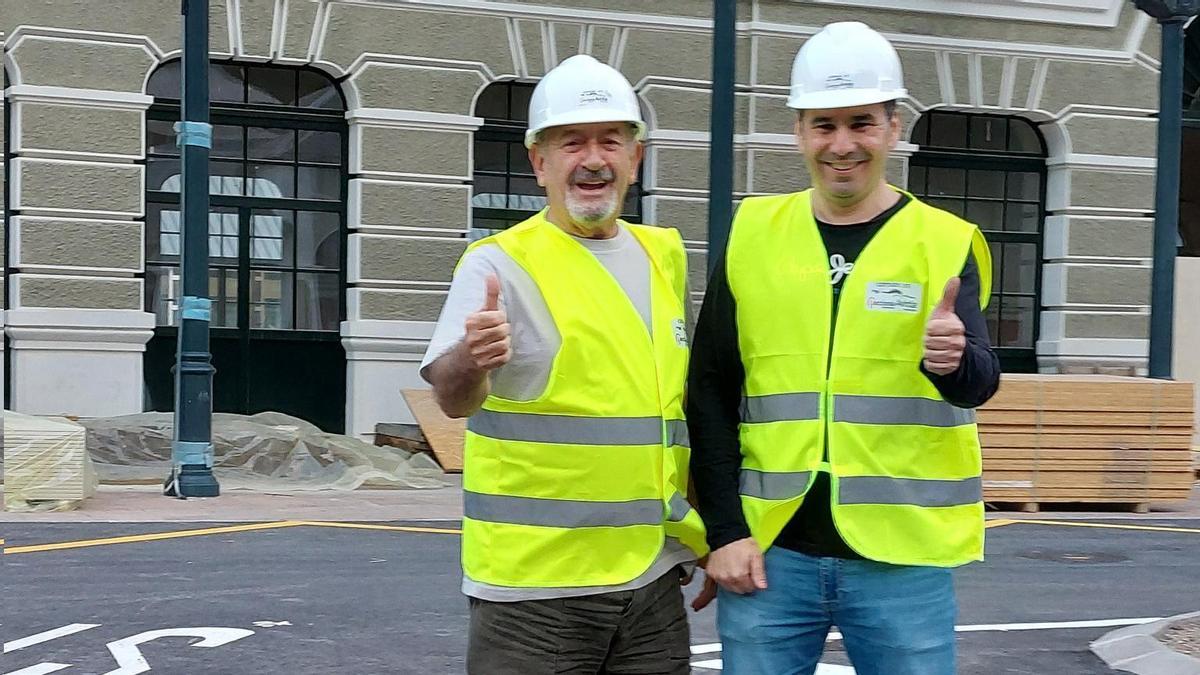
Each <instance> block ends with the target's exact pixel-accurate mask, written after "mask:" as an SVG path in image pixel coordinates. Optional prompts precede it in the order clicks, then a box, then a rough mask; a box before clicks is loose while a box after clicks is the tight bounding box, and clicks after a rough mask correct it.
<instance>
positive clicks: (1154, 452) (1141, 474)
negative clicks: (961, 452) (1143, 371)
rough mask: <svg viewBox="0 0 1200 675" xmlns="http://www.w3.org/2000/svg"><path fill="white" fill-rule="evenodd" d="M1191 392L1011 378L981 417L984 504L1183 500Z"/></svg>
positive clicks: (1095, 378)
mask: <svg viewBox="0 0 1200 675" xmlns="http://www.w3.org/2000/svg"><path fill="white" fill-rule="evenodd" d="M1193 397H1194V389H1193V385H1192V384H1191V383H1189V382H1174V381H1166V380H1154V379H1145V378H1135V377H1118V376H1108V375H1005V376H1004V377H1003V379H1002V381H1001V385H1000V391H999V393H997V394H996V396H995V397H994V398H993V399H992V400H991V401H989V402H988V403H987V405H985V406H984V407H982V408H980V409H979V411H978V422H979V433H980V440H981V442H982V445H983V481H984V482H983V491H984V500H985V501H988V502H994V503H1006V504H1017V505H1018V508H1019V509H1020V510H1023V511H1036V510H1038V508H1039V505H1041V504H1047V503H1063V502H1067V503H1089V504H1114V505H1126V506H1128V507H1129V508H1131V509H1132V510H1135V511H1145V510H1146V509H1147V508H1148V506H1149V503H1150V502H1159V501H1171V500H1184V499H1187V498H1188V496H1189V494H1190V492H1191V489H1192V485H1193V483H1194V481H1195V474H1194V473H1193V471H1194V469H1193V466H1192V461H1193V460H1192V452H1191V447H1192V434H1193V433H1194V424H1195V420H1194V416H1195V413H1194V407H1193Z"/></svg>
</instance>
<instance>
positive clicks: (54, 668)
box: [6, 663, 71, 675]
mask: <svg viewBox="0 0 1200 675" xmlns="http://www.w3.org/2000/svg"><path fill="white" fill-rule="evenodd" d="M70 667H71V664H69V663H39V664H37V665H36V666H29V667H28V668H22V669H20V670H14V671H12V672H11V673H7V674H6V675H46V673H57V672H58V671H60V670H62V669H63V668H70Z"/></svg>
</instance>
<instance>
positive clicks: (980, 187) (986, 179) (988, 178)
mask: <svg viewBox="0 0 1200 675" xmlns="http://www.w3.org/2000/svg"><path fill="white" fill-rule="evenodd" d="M967 189H968V190H969V191H970V193H971V196H972V197H997V198H1001V197H1004V172H1003V171H971V172H969V175H968V176H967Z"/></svg>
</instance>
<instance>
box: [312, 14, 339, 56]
mask: <svg viewBox="0 0 1200 675" xmlns="http://www.w3.org/2000/svg"><path fill="white" fill-rule="evenodd" d="M332 4H333V3H330V2H320V3H317V13H316V14H315V15H313V30H312V35H311V36H310V37H309V39H308V60H309V61H319V60H320V59H321V51H322V50H323V49H324V47H325V31H326V29H328V28H329V12H330V7H331V5H332Z"/></svg>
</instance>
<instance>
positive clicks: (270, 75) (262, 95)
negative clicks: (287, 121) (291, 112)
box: [246, 66, 296, 105]
mask: <svg viewBox="0 0 1200 675" xmlns="http://www.w3.org/2000/svg"><path fill="white" fill-rule="evenodd" d="M246 74H247V77H248V85H249V88H248V90H247V98H248V99H249V101H250V103H268V104H273V105H295V104H296V71H294V70H291V69H288V68H260V67H255V66H251V67H249V68H247V69H246Z"/></svg>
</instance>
